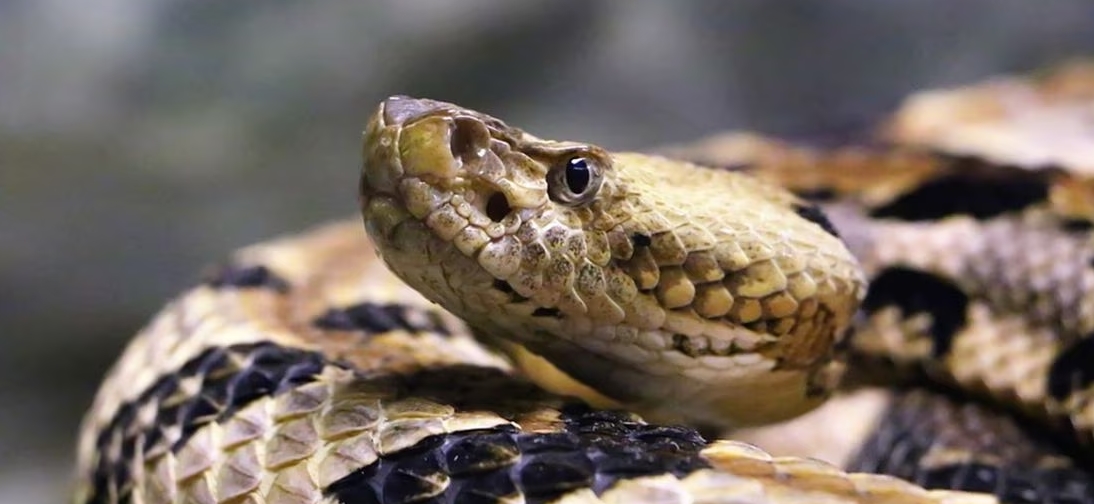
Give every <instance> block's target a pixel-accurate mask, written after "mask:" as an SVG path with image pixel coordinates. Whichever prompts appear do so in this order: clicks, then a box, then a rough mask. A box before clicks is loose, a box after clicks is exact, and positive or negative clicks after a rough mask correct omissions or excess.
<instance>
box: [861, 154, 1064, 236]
mask: <svg viewBox="0 0 1094 504" xmlns="http://www.w3.org/2000/svg"><path fill="white" fill-rule="evenodd" d="M951 159H952V162H951V165H950V166H949V171H947V172H946V173H945V174H943V175H941V176H939V177H938V178H935V179H933V180H929V181H927V182H924V183H923V184H922V185H921V186H919V187H917V188H916V189H915V190H913V191H911V192H908V193H906V194H903V195H901V196H900V197H898V198H897V199H895V200H893V201H891V202H889V203H888V204H886V205H883V206H880V207H878V208H875V209H874V210H873V211H871V212H870V215H871V216H872V217H875V218H891V219H899V220H906V221H929V220H937V219H941V218H943V217H946V216H950V215H958V214H963V215H969V216H972V217H973V218H976V219H978V220H986V219H990V218H992V217H995V216H998V215H1001V214H1004V213H1008V212H1016V211H1019V210H1023V209H1025V208H1027V207H1029V206H1032V205H1034V204H1037V203H1041V202H1043V201H1045V200H1046V199H1047V198H1048V192H1049V188H1050V186H1051V184H1052V178H1053V177H1055V176H1056V175H1057V173H1059V170H1055V169H1050V168H1047V167H1046V168H1041V169H1036V170H1027V169H1023V168H1019V167H1016V166H1009V165H998V164H992V163H989V162H987V161H985V160H983V159H979V158H974V157H953V158H951Z"/></svg>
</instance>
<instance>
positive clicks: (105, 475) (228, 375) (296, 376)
mask: <svg viewBox="0 0 1094 504" xmlns="http://www.w3.org/2000/svg"><path fill="white" fill-rule="evenodd" d="M326 365H330V363H328V362H327V361H326V359H325V358H324V357H323V356H322V355H320V354H318V353H316V352H309V351H305V350H298V349H294V348H286V347H281V346H278V345H275V344H273V343H268V342H263V343H256V344H241V345H234V346H230V347H216V348H210V349H208V350H206V351H204V352H202V353H201V354H200V355H198V356H197V357H194V358H193V359H191V360H189V361H188V362H186V364H184V365H183V366H182V368H180V369H179V370H178V372H176V373H174V374H171V375H167V376H165V377H163V378H161V379H160V380H159V381H157V382H156V383H155V384H153V385H152V386H151V387H149V388H148V389H146V390H145V391H144V392H143V393H142V394H141V395H140V396H139V397H137V398H136V399H134V400H133V401H130V402H128V403H125V404H123V405H122V406H121V408H119V410H118V412H117V413H116V414H115V415H114V418H113V419H112V420H111V422H110V424H109V425H108V426H107V427H106V428H105V429H103V430H102V431H101V432H100V433H99V437H98V439H97V440H96V451H97V452H98V453H100V454H102V455H101V456H100V459H99V461H98V465H97V466H96V468H95V472H94V474H93V475H92V481H93V490H92V493H91V496H90V498H89V499H88V501H87V502H89V503H99V502H114V500H112V499H111V497H110V496H111V495H117V496H119V498H118V499H117V502H126V501H128V500H129V497H128V496H127V494H128V493H129V492H130V491H131V486H132V481H130V477H131V475H130V464H131V462H132V461H134V460H146V459H151V458H152V457H155V456H156V455H157V454H160V453H163V452H164V451H166V450H170V451H172V452H177V451H178V450H179V449H181V447H182V446H184V445H185V444H186V442H187V441H188V440H189V439H190V437H191V436H193V434H194V433H195V432H196V431H197V430H198V429H200V428H201V427H203V426H205V425H207V424H209V423H210V422H214V421H218V422H219V421H222V420H224V419H226V418H228V417H230V416H231V415H233V414H234V413H235V412H236V411H238V410H239V409H240V408H242V407H244V406H246V405H247V404H249V403H251V402H252V401H254V400H256V399H259V398H261V397H266V396H274V395H277V394H281V393H283V392H285V391H288V390H290V389H293V388H296V387H298V386H299V385H301V384H303V383H307V382H311V381H314V380H315V377H316V375H318V374H319V373H320V372H321V371H322V369H323V367H324V366H326ZM193 379H198V380H200V381H201V384H200V388H199V393H198V394H197V395H194V396H186V397H181V398H179V397H175V396H176V393H177V392H178V391H179V383H180V382H182V381H188V380H193ZM147 407H155V408H156V414H155V420H154V421H153V422H152V423H151V425H144V424H140V423H138V419H137V412H139V411H142V410H144V409H145V408H147ZM137 453H141V454H142V455H141V456H139V457H137V456H135V454H137Z"/></svg>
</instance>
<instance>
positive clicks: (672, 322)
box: [74, 64, 1094, 504]
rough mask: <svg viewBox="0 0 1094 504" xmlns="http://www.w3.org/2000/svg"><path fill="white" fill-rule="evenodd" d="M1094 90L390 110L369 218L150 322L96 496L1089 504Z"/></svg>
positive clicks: (90, 430) (1092, 80) (135, 351)
mask: <svg viewBox="0 0 1094 504" xmlns="http://www.w3.org/2000/svg"><path fill="white" fill-rule="evenodd" d="M1092 106H1094V67H1092V66H1089V65H1083V64H1075V65H1069V66H1063V67H1061V68H1059V69H1057V70H1055V71H1053V72H1049V73H1046V74H1044V75H1039V76H1036V77H1034V78H1030V79H1017V78H1015V79H1009V80H1000V81H991V82H989V83H986V84H981V85H977V86H972V87H969V88H964V89H957V90H953V91H939V92H933V93H925V94H921V95H917V96H915V97H913V99H911V100H910V101H909V102H908V103H907V104H906V105H905V106H904V107H903V108H902V109H901V110H900V111H899V112H898V113H897V114H896V115H895V116H893V117H892V118H891V119H890V120H889V121H887V122H886V123H885V125H884V127H883V128H882V130H883V132H884V133H883V134H882V135H881V136H880V141H879V140H878V138H873V139H871V140H869V141H867V140H866V138H865V137H861V138H854V139H853V140H855V141H856V143H857V144H856V145H846V142H842V143H840V145H838V146H832V145H820V144H817V143H814V144H809V143H808V142H806V143H788V142H785V141H779V140H775V139H771V138H766V137H761V136H757V135H750V134H746V133H736V134H728V135H722V136H717V137H711V138H709V139H706V140H702V141H698V142H696V143H693V144H689V145H685V146H670V147H665V148H662V149H658V150H657V152H658V154H636V153H619V152H609V151H607V150H604V149H602V148H600V147H598V146H595V145H591V144H587V143H580V142H559V141H549V140H543V139H540V138H537V137H535V136H533V135H531V134H529V133H527V132H524V131H522V130H520V129H517V128H514V127H511V126H509V125H507V124H505V123H504V122H502V121H500V120H498V119H496V118H493V117H491V116H488V115H485V114H482V113H479V112H475V111H471V110H468V109H464V108H461V107H458V106H456V105H452V104H448V103H444V102H437V101H432V100H424V99H412V98H407V97H393V98H389V99H388V100H386V101H384V102H383V103H382V104H381V105H380V107H379V108H378V109H377V111H376V112H375V114H374V115H373V116H372V118H371V119H370V122H369V125H368V127H367V130H366V132H365V141H364V144H365V145H364V169H363V174H362V177H361V186H360V194H361V198H360V201H361V209H362V213H363V215H364V222H365V225H364V226H362V225H361V223H360V219H352V220H348V221H345V222H338V223H332V224H328V225H325V226H322V227H319V228H316V229H313V230H310V231H307V232H305V233H302V234H298V235H292V236H286V237H282V238H279V239H275V240H272V241H269V242H266V243H262V244H259V245H255V246H251V247H248V248H245V249H242V250H241V251H239V252H238V253H236V254H235V255H234V256H233V258H232V260H231V261H229V262H228V263H226V264H225V265H223V266H222V267H219V268H216V269H215V270H213V271H211V272H210V273H209V275H208V276H207V278H206V279H205V281H204V282H203V283H202V284H201V285H198V286H196V287H194V288H192V289H190V290H188V291H186V292H184V293H183V294H181V295H180V296H179V297H178V298H176V299H175V300H173V301H171V302H170V303H169V304H168V305H167V306H166V307H165V308H164V309H163V310H162V311H161V312H160V313H159V314H158V315H156V316H155V317H154V318H153V320H152V321H151V322H150V323H149V324H148V325H147V326H146V327H145V328H144V329H143V330H142V331H141V332H140V334H138V336H137V337H136V338H135V339H134V340H133V341H132V342H131V343H130V344H129V346H128V347H127V348H126V349H125V350H124V353H123V354H122V356H121V357H120V359H119V360H118V362H117V363H116V364H115V366H114V367H113V368H112V369H111V370H110V371H109V373H108V375H107V377H106V378H105V380H104V382H103V384H102V386H101V388H100V390H99V393H98V395H97V396H96V398H95V401H94V403H93V405H92V407H91V409H90V411H89V413H88V414H87V416H86V418H85V420H84V423H83V425H82V428H81V433H80V439H79V447H78V462H77V473H78V485H77V491H76V496H75V498H74V502H78V503H120V502H129V503H147V504H151V503H167V502H179V503H240V504H242V503H267V502H268V503H317V502H324V503H343V504H363V503H418V502H422V503H426V502H438V503H441V502H451V503H457V502H458V503H464V502H467V503H488V502H489V503H495V502H504V503H521V502H528V503H538V502H566V503H578V502H619V503H630V502H634V503H639V502H649V503H652V502H657V503H676V502H679V503H700V502H702V503H708V502H709V503H715V502H719V503H766V502H870V503H880V502H894V503H895V502H900V503H904V502H908V503H914V502H947V503H957V502H998V501H1003V502H1039V503H1047V502H1094V480H1092V474H1094V473H1092V472H1091V470H1090V467H1091V466H1090V459H1091V449H1090V444H1091V441H1092V437H1091V432H1092V431H1091V428H1092V425H1094V402H1092V401H1091V398H1094V391H1092V390H1091V387H1092V385H1094V361H1092V360H1091V359H1094V338H1091V337H1089V336H1090V335H1091V333H1092V331H1094V263H1092V260H1094V243H1092V240H1091V233H1090V229H1091V227H1092V226H1091V224H1092V222H1094V218H1092V217H1094V183H1092V182H1091V181H1090V179H1088V178H1087V177H1088V176H1089V175H1090V171H1089V170H1094V164H1092V163H1090V160H1091V159H1094V156H1092V155H1091V153H1092V152H1094V126H1092V124H1094V119H1092V113H1094V109H1092V108H1091V107H1092ZM366 231H367V236H366ZM370 238H371V239H370ZM377 257H379V258H380V259H377ZM867 285H869V288H867ZM830 398H831V399H830ZM822 403H823V405H822ZM803 414H804V415H803ZM799 415H801V416H800V417H799ZM794 417H799V418H794ZM780 421H781V422H782V423H781V424H780V423H779V422H780ZM770 423H776V425H774V426H762V425H761V424H770ZM727 432H728V434H729V436H731V437H732V438H733V439H735V440H728V439H718V438H717V436H718V435H721V434H723V433H727ZM745 441H751V442H754V443H756V444H757V445H760V446H763V447H764V449H766V450H770V451H771V452H772V453H775V452H778V453H780V455H773V454H772V453H769V452H767V451H764V450H761V449H760V448H757V447H756V446H754V445H753V444H749V443H747V442H745ZM795 450H798V451H797V452H796V453H797V455H800V456H783V455H781V453H783V452H790V453H794V451H795ZM806 455H811V456H815V457H820V458H823V459H825V460H826V461H827V462H826V461H822V460H819V459H815V458H806V457H803V456H806ZM834 464H842V465H843V468H838V467H837V466H836V465H834Z"/></svg>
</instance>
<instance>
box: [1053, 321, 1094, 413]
mask: <svg viewBox="0 0 1094 504" xmlns="http://www.w3.org/2000/svg"><path fill="white" fill-rule="evenodd" d="M1092 383H1094V334H1087V335H1086V336H1085V337H1083V338H1082V339H1080V340H1079V341H1076V342H1075V343H1073V344H1072V345H1071V346H1070V347H1068V348H1067V349H1066V350H1064V351H1063V352H1061V353H1060V355H1057V356H1056V360H1055V361H1053V362H1052V366H1051V367H1050V368H1049V371H1048V393H1049V395H1051V396H1052V398H1053V399H1056V400H1057V401H1065V400H1067V398H1068V397H1069V396H1071V394H1072V393H1073V392H1075V391H1078V390H1084V389H1086V388H1087V387H1090V385H1091V384H1092Z"/></svg>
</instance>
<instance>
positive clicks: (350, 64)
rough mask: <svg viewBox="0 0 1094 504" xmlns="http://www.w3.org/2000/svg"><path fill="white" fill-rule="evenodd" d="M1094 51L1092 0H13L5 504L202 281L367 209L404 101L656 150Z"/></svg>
mask: <svg viewBox="0 0 1094 504" xmlns="http://www.w3.org/2000/svg"><path fill="white" fill-rule="evenodd" d="M1084 54H1094V6H1092V5H1091V3H1090V2H1089V1H1087V0H1074V1H1063V0H1045V1H1042V2H1028V1H1026V0H1004V1H995V0H976V1H971V0H970V1H965V2H952V1H950V0H923V1H919V2H903V1H898V0H889V1H876V0H875V1H868V0H860V1H842V0H834V1H827V2H815V1H804V0H803V1H789V0H788V1H782V2H765V1H763V0H752V1H736V2H725V1H716V0H711V1H679V2H659V1H652V0H649V1H645V0H633V1H628V2H606V1H605V2H581V1H569V0H566V1H551V2H546V1H528V2H508V1H504V0H496V1H495V0H463V1H459V2H457V1H446V0H387V1H373V2H367V3H366V2H353V3H351V2H306V3H304V2H281V1H273V0H252V1H232V2H226V1H214V0H189V1H181V0H158V1H137V0H97V1H96V2H95V6H94V7H90V6H89V5H88V4H87V3H85V2H79V1H77V0H0V328H2V333H0V334H2V337H3V346H2V348H3V351H0V454H2V457H0V502H4V503H16V502H21V503H43V504H44V503H50V502H63V501H64V500H65V494H66V492H67V490H68V484H69V477H70V466H71V460H72V454H71V447H72V445H73V441H74V438H75V433H76V429H77V424H78V422H79V419H80V416H81V415H82V412H83V410H84V409H85V408H86V407H87V406H88V404H89V402H90V400H91V395H92V394H93V393H94V391H95V388H96V385H97V382H98V380H99V379H100V377H101V376H102V374H103V373H104V371H105V370H106V368H107V366H109V365H110V363H111V362H112V361H113V359H114V357H115V356H116V355H117V353H118V351H119V350H120V348H121V346H122V345H123V344H124V343H125V341H126V340H127V339H128V338H129V337H130V336H131V335H132V334H133V333H134V332H135V331H136V330H137V329H138V328H139V327H140V326H141V325H142V324H143V323H144V322H145V321H146V320H147V319H148V318H149V316H150V315H151V314H152V313H153V312H154V311H155V310H156V309H157V308H158V307H159V306H160V305H162V304H163V302H164V301H165V300H167V299H168V298H169V297H170V296H171V295H173V294H174V293H176V292H178V291H179V290H181V289H182V288H184V287H186V286H188V285H190V284H192V283H194V282H195V281H196V280H197V279H198V278H199V273H200V271H201V269H202V267H203V266H206V265H208V264H210V263H213V262H216V261H219V260H221V259H222V258H224V257H226V255H227V254H228V252H229V251H230V250H232V249H233V248H236V247H238V246H241V245H245V244H248V243H252V242H255V241H258V240H262V239H265V238H268V237H271V236H273V235H276V234H279V233H284V232H289V231H296V230H300V229H303V228H305V227H307V226H309V225H311V224H315V223H319V222H321V221H324V220H327V219H333V218H337V217H340V216H345V215H350V214H352V213H354V212H355V209H356V208H355V207H356V203H355V196H354V191H355V188H356V179H357V166H358V152H359V147H358V142H359V139H360V132H361V129H362V128H363V125H364V122H365V119H366V117H367V115H368V114H369V112H370V111H371V109H372V107H373V106H374V105H375V104H376V103H377V102H378V101H379V100H380V99H382V98H383V97H385V96H387V95H390V94H397V93H402V94H411V95H419V96H429V97H433V98H439V99H445V100H450V101H455V102H458V103H460V104H463V105H466V106H470V107H473V108H479V109H483V110H485V111H488V112H492V113H494V114H496V115H499V116H501V117H503V118H504V119H506V120H508V121H510V122H512V123H515V124H519V125H521V126H523V127H525V128H526V129H528V130H531V131H533V132H535V133H536V134H538V135H540V136H546V137H563V138H565V137H569V138H580V139H588V140H592V141H596V142H599V143H602V144H604V145H606V146H608V147H610V148H638V147H642V146H648V145H650V144H652V143H657V142H671V141H679V140H685V139H689V138H693V137H696V136H699V135H702V134H704V133H708V132H711V131H714V130H718V129H725V128H749V129H756V130H761V131H764V132H768V133H775V134H781V135H806V134H815V133H818V132H825V131H831V130H835V131H839V130H841V129H846V128H854V127H856V126H861V125H863V124H867V123H869V121H871V120H873V119H875V118H877V117H879V116H880V115H882V114H884V113H885V112H886V111H888V110H891V109H892V108H893V107H894V106H895V105H896V104H897V103H898V102H899V100H900V98H901V97H903V96H905V95H907V94H908V93H910V92H912V91H914V90H919V89H924V88H929V87H940V86H951V85H957V84H961V83H966V82H970V81H974V80H977V79H981V78H984V77H986V76H989V75H993V74H998V73H1005V72H1023V71H1029V70H1032V69H1036V68H1038V67H1042V66H1045V65H1048V64H1051V63H1053V62H1058V61H1061V60H1062V59H1065V58H1068V57H1074V56H1081V55H1084Z"/></svg>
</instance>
